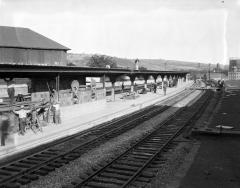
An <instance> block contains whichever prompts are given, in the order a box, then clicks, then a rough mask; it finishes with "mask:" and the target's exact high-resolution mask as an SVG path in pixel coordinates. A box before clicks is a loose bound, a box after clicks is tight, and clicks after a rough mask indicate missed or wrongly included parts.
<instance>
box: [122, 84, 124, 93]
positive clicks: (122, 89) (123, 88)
mask: <svg viewBox="0 0 240 188" xmlns="http://www.w3.org/2000/svg"><path fill="white" fill-rule="evenodd" d="M123 92H124V83H122V93H123Z"/></svg>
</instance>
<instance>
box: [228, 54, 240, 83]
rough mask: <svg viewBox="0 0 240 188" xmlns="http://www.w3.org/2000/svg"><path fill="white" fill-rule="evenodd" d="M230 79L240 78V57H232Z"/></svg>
mask: <svg viewBox="0 0 240 188" xmlns="http://www.w3.org/2000/svg"><path fill="white" fill-rule="evenodd" d="M228 79H229V80H240V58H230V60H229V71H228Z"/></svg>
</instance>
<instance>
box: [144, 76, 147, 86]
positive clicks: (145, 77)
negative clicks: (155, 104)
mask: <svg viewBox="0 0 240 188" xmlns="http://www.w3.org/2000/svg"><path fill="white" fill-rule="evenodd" d="M147 81H148V75H147V76H144V88H145V89H147Z"/></svg>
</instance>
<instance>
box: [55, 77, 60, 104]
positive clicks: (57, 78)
mask: <svg viewBox="0 0 240 188" xmlns="http://www.w3.org/2000/svg"><path fill="white" fill-rule="evenodd" d="M59 88H60V74H59V73H58V74H57V76H56V91H57V101H58V102H59Z"/></svg>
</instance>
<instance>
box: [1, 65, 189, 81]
mask: <svg viewBox="0 0 240 188" xmlns="http://www.w3.org/2000/svg"><path fill="white" fill-rule="evenodd" d="M187 73H188V72H186V71H155V70H145V71H138V70H130V69H121V68H115V69H112V68H111V69H107V68H92V67H76V66H45V65H24V64H22V65H21V64H0V78H4V77H15V78H25V77H46V76H47V77H52V76H56V75H58V74H60V75H62V76H64V75H65V76H73V75H75V76H76V75H82V76H89V77H91V76H92V77H100V76H103V75H104V74H105V75H108V76H119V75H126V76H131V75H135V76H144V75H146V76H150V75H152V76H154V75H172V76H174V75H178V76H184V75H186V74H187Z"/></svg>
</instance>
